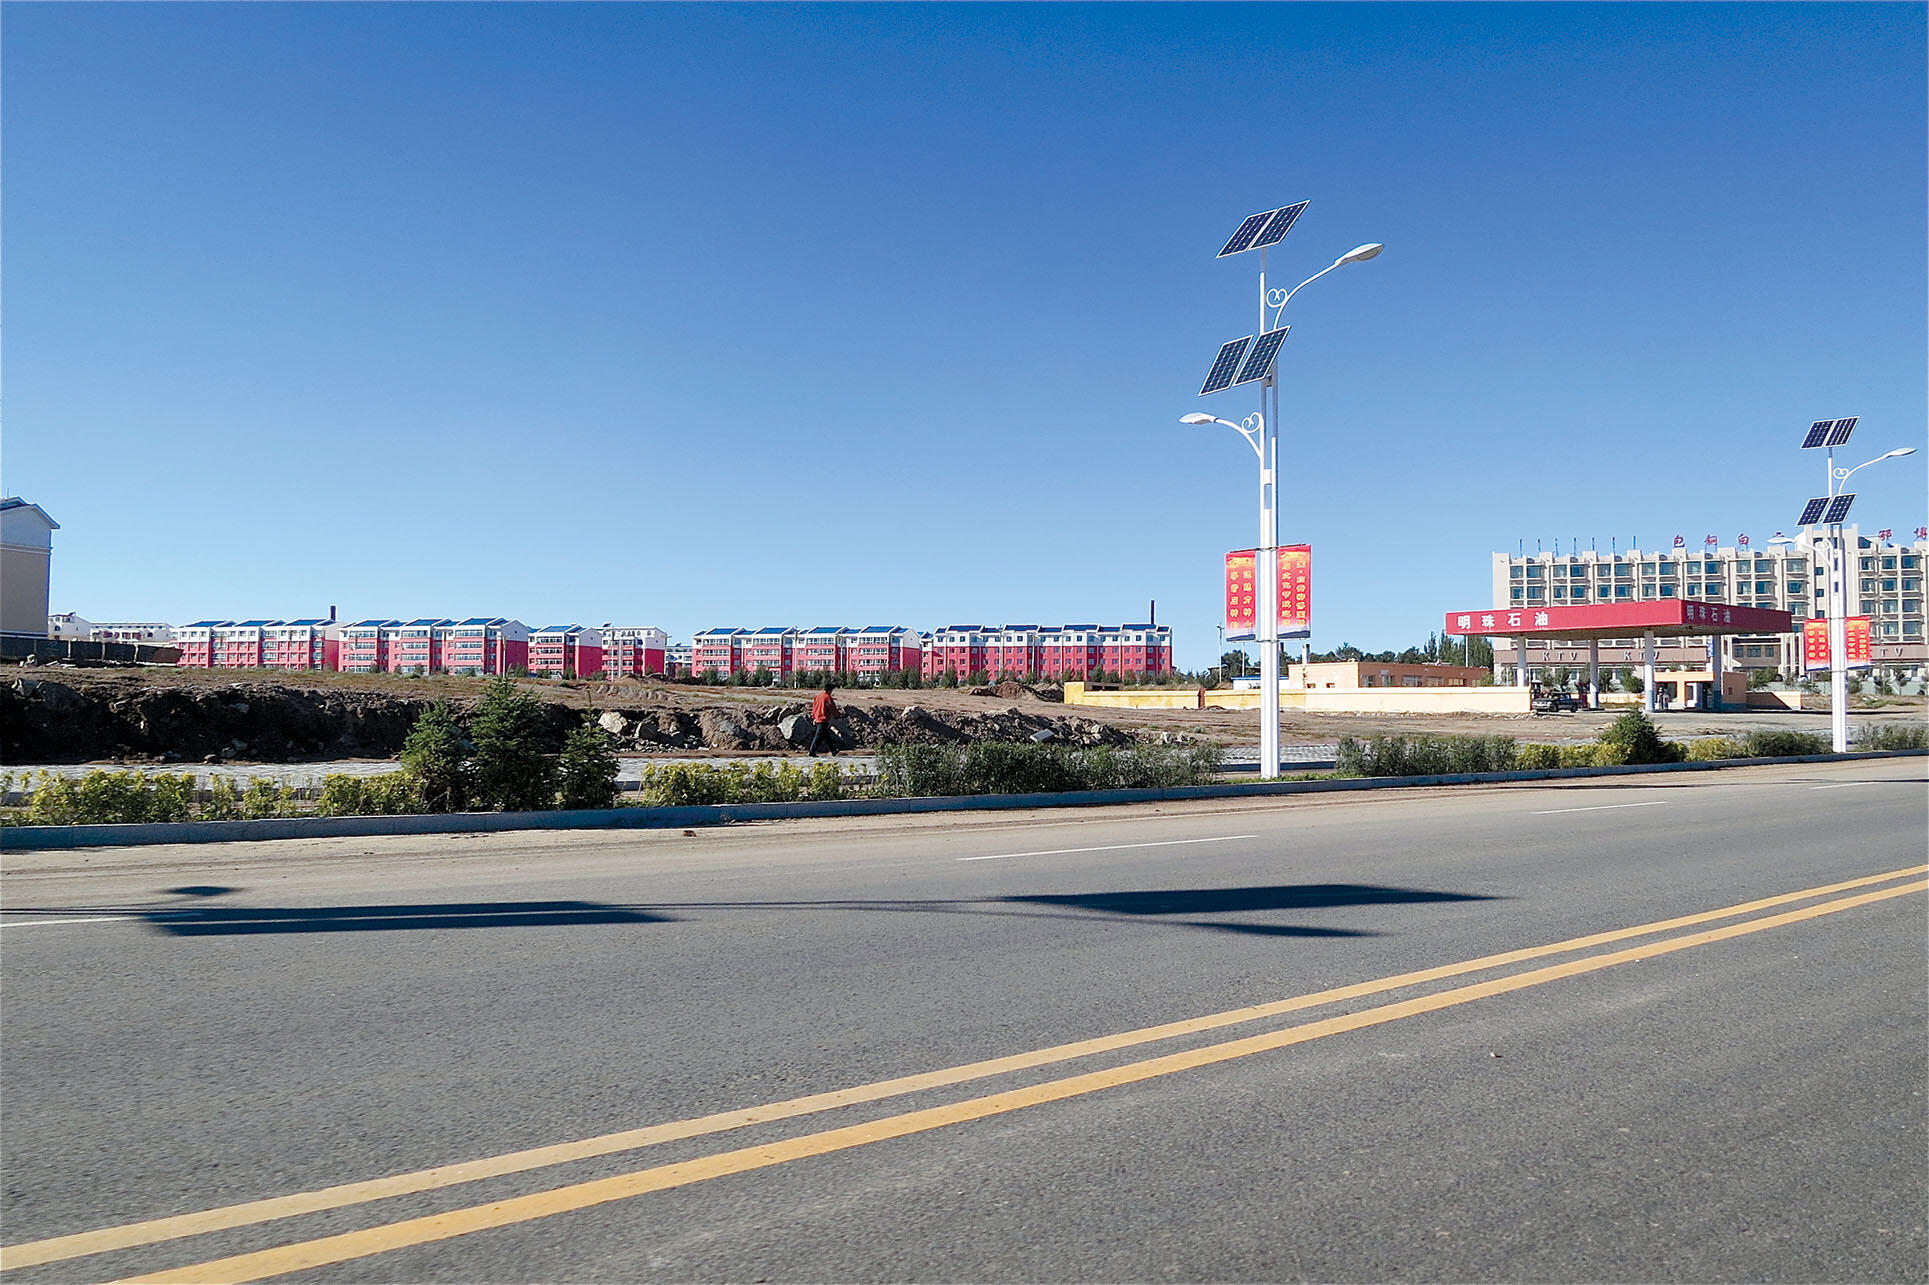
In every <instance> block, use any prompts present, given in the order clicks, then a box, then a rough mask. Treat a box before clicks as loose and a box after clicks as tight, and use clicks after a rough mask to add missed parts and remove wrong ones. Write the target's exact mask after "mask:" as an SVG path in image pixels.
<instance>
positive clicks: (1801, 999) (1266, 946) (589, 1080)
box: [0, 759, 1929, 1282]
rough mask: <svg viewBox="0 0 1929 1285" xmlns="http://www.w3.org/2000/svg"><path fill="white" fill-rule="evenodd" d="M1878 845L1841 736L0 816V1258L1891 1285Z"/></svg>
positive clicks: (1913, 935) (1903, 905)
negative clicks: (552, 816) (1077, 780)
mask: <svg viewBox="0 0 1929 1285" xmlns="http://www.w3.org/2000/svg"><path fill="white" fill-rule="evenodd" d="M1926 840H1929V790H1925V788H1924V761H1923V760H1921V759H1896V760H1882V761H1863V762H1852V763H1842V764H1830V765H1813V764H1809V765H1801V766H1796V767H1785V768H1771V769H1735V770H1730V771H1725V772H1720V773H1707V774H1693V775H1682V776H1663V777H1624V778H1605V779H1599V780H1593V781H1588V782H1565V783H1559V784H1553V783H1535V784H1532V785H1518V786H1511V787H1493V788H1479V789H1464V788H1463V789H1456V790H1438V791H1401V792H1397V793H1388V794H1376V795H1354V796H1303V797H1292V798H1287V799H1281V800H1276V801H1269V802H1267V803H1264V804H1254V803H1245V802H1241V803H1232V804H1201V805H1183V806H1179V805H1163V806H1158V807H1138V808H1129V809H1107V810H1102V811H1101V810H1092V811H1082V812H1078V813H1070V812H1056V813H1043V812H1041V813H1031V814H1006V815H1001V816H998V817H994V818H959V817H938V818H904V819H892V818H878V819H873V820H870V821H866V822H861V823H852V822H849V821H816V822H791V823H784V824H781V825H759V826H745V827H738V828H733V829H730V830H727V831H697V832H690V833H687V834H685V833H676V832H671V833H642V832H626V833H623V834H619V835H608V834H563V835H485V836H448V837H440V838H435V839H426V838H415V839H398V840H368V839H361V840H345V841H324V840H313V841H307V840H304V841H295V842H289V843H282V844H273V845H269V844H248V845H239V844H237V845H222V846H220V847H218V848H197V849H152V848H149V849H138V850H137V849H120V850H97V851H94V852H80V853H48V854H10V855H9V856H8V857H7V859H6V867H5V874H4V876H3V877H0V895H3V896H4V906H5V910H4V913H3V914H0V1037H3V1040H0V1150H3V1152H4V1154H0V1167H3V1170H4V1182H5V1203H4V1206H3V1212H4V1224H3V1226H0V1238H3V1241H4V1245H5V1246H6V1250H5V1253H4V1257H3V1258H0V1262H4V1265H5V1266H7V1267H8V1268H9V1270H8V1271H7V1279H8V1281H10V1282H11V1281H14V1280H16V1279H17V1280H18V1281H20V1282H37V1281H94V1280H107V1279H116V1278H124V1277H131V1276H138V1275H141V1274H145V1273H159V1272H164V1271H167V1270H170V1269H173V1270H175V1271H177V1272H178V1275H174V1276H169V1277H167V1278H168V1279H182V1280H202V1281H211V1280H253V1279H269V1278H282V1279H289V1280H316V1281H322V1280H328V1281H335V1280H365V1281H534V1280H545V1281H547V1280H570V1281H631V1280H905V1279H911V1280H1104V1281H1112V1280H1179V1281H1189V1280H1294V1279H1314V1280H1345V1281H1353V1280H1362V1281H1365V1280H1373V1281H1377V1280H1392V1279H1399V1280H1473V1279H1483V1280H1562V1281H1565V1280H1644V1281H1645V1280H1683V1281H1714V1280H1751V1281H1822V1280H1829V1281H1838V1280H1868V1281H1920V1280H1929V1231H1926V1230H1925V1221H1926V1220H1925V1209H1924V1205H1925V1192H1926V1191H1929V1159H1925V1157H1929V1129H1926V1128H1925V1103H1926V1099H1925V1096H1924V1095H1925V1091H1926V1089H1929V1052H1926V1050H1929V1040H1926V1039H1925V1035H1929V994H1926V992H1929V922H1926V921H1925V902H1926V901H1929V898H1926V897H1925V894H1924V892H1923V891H1922V887H1923V883H1924V880H1923V876H1922V874H1921V872H1920V867H1921V866H1922V865H1923V863H1924V861H1925V844H1926ZM1758 903H1765V904H1758ZM1496 957H1497V958H1496ZM1148 1028H1150V1029H1148ZM1081 1042H1082V1043H1081ZM1067 1045H1073V1047H1069V1048H1068V1047H1066V1046H1067ZM987 1063H989V1064H987ZM892 1081H896V1082H892ZM799 1099H806V1100H803V1101H799ZM611 1135H618V1136H615V1137H612V1136H611ZM538 1148H540V1149H544V1150H541V1151H537V1152H536V1153H535V1154H533V1155H532V1154H526V1153H529V1152H530V1151H531V1150H532V1149H538ZM505 1157H506V1158H505ZM455 1165H467V1167H464V1168H455V1169H448V1168H442V1169H438V1168H436V1167H438V1166H455ZM380 1179H387V1180H389V1181H388V1182H386V1183H380V1182H374V1181H373V1180H380ZM344 1185H346V1186H344ZM329 1188H337V1190H335V1191H333V1192H332V1193H327V1194H324V1195H320V1196H316V1195H312V1194H309V1193H317V1192H324V1190H325V1189H329ZM254 1202H267V1203H265V1204H258V1203H254ZM237 1206H248V1207H244V1208H239V1209H237V1208H236V1207H237ZM169 1219H173V1220H175V1221H171V1222H170V1221H165V1220H169Z"/></svg>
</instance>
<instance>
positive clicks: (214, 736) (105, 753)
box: [0, 678, 1135, 763]
mask: <svg viewBox="0 0 1929 1285" xmlns="http://www.w3.org/2000/svg"><path fill="white" fill-rule="evenodd" d="M1013 685H1014V686H1015V685H1016V684H1013ZM1008 699H1009V698H1008ZM425 704H426V702H424V701H421V700H410V699H407V698H403V697H397V696H388V695H383V694H379V693H371V692H356V691H305V690H300V689H297V688H291V687H283V686H279V685H276V684H273V683H264V682H258V681H257V682H236V683H232V684H229V685H228V686H226V687H219V688H206V687H201V688H186V687H114V688H106V687H101V688H94V687H84V686H74V685H70V684H67V683H62V682H57V681H55V680H53V679H47V678H17V679H14V680H13V681H11V682H5V683H0V761H4V762H7V763H85V762H91V761H97V760H103V759H133V760H145V761H150V762H208V761H221V760H227V759H241V760H245V761H249V762H257V763H303V762H314V761H318V760H327V759H338V758H392V757H394V756H395V755H397V754H399V753H400V752H401V749H402V744H403V742H404V741H405V740H407V738H408V734H409V729H410V727H412V726H413V725H414V723H415V720H416V718H417V716H418V715H420V714H421V712H422V710H423V708H424V706H425ZM543 710H544V717H545V721H546V725H547V726H546V731H547V732H548V733H549V737H550V739H551V741H552V742H553V744H551V746H550V748H551V749H552V750H557V749H560V748H561V747H562V742H563V738H564V736H566V735H567V734H568V732H569V730H570V729H571V728H572V727H575V726H576V725H577V720H578V719H579V718H580V717H581V715H580V714H579V713H578V712H577V711H576V710H574V709H571V708H569V707H567V706H564V705H545V706H544V707H543ZM847 714H848V717H847V718H845V719H844V720H843V721H842V722H840V723H839V724H837V725H836V731H837V732H838V736H839V742H838V748H839V749H872V748H875V747H877V746H879V745H886V744H914V745H916V744H923V745H939V744H957V743H961V742H965V741H1007V742H1019V741H1052V742H1055V743H1061V744H1070V745H1129V744H1132V743H1134V739H1135V738H1134V737H1133V736H1132V734H1131V733H1129V732H1125V731H1123V730H1121V729H1119V728H1117V727H1113V726H1111V725H1110V724H1107V723H1101V722H1098V721H1096V720H1094V719H1089V718H1076V717H1051V716H1046V715H1043V714H1030V713H1025V712H1023V711H1021V710H1020V709H1019V708H1018V707H1017V706H1016V705H1012V706H1007V707H1006V708H1005V709H1002V710H995V711H990V712H987V713H982V714H963V715H959V714H948V715H940V714H938V713H935V712H933V711H931V710H928V709H924V708H922V707H920V706H917V705H912V706H908V707H905V708H902V709H899V708H896V707H893V706H876V707H872V708H850V709H848V710H847ZM597 721H598V722H599V723H600V724H601V725H602V727H603V730H605V731H606V732H608V733H609V734H610V737H611V739H612V740H613V741H614V742H615V744H616V747H617V749H618V751H619V752H621V753H629V754H651V753H674V752H677V751H683V752H690V751H700V750H719V751H732V750H734V751H739V752H745V751H749V752H755V751H781V750H793V749H800V748H802V747H804V746H806V745H808V744H810V739H811V733H812V732H813V730H815V729H814V727H813V725H812V723H811V720H810V713H809V707H808V706H806V705H803V704H781V705H767V706H735V705H731V706H710V707H706V708H703V709H697V710H683V709H670V708H662V707H651V708H643V709H610V710H606V711H604V712H603V713H601V714H600V715H599V716H598V718H597Z"/></svg>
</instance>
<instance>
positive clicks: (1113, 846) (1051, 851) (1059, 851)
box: [958, 834, 1259, 861]
mask: <svg viewBox="0 0 1929 1285" xmlns="http://www.w3.org/2000/svg"><path fill="white" fill-rule="evenodd" d="M1258 837H1259V836H1258V835H1256V834H1222V835H1219V836H1218V837H1216V838H1212V839H1161V840H1159V841H1158V842H1157V843H1107V844H1102V845H1101V846H1099V847H1096V848H1046V849H1045V850H1044V851H1042V852H994V853H992V854H990V855H989V856H983V857H959V858H958V860H960V861H1003V860H1004V859H1005V858H1006V857H1057V856H1062V855H1064V854H1065V853H1067V852H1120V851H1123V850H1124V849H1126V848H1176V847H1178V846H1179V845H1180V844H1182V843H1231V842H1232V841H1233V840H1234V839H1257V838H1258Z"/></svg>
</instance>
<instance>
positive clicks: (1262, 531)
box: [1179, 238, 1386, 780]
mask: <svg viewBox="0 0 1929 1285" xmlns="http://www.w3.org/2000/svg"><path fill="white" fill-rule="evenodd" d="M1248 239H1249V240H1250V238H1248ZM1385 248H1386V247H1385V246H1383V245H1380V244H1378V243H1377V242H1375V243H1371V244H1367V245H1361V246H1355V247H1354V248H1353V249H1351V250H1348V251H1347V252H1346V253H1345V254H1343V255H1341V256H1340V257H1339V258H1337V259H1335V260H1334V261H1333V262H1332V263H1330V264H1328V265H1327V266H1326V267H1324V268H1321V269H1320V270H1319V271H1318V272H1315V273H1314V274H1313V275H1312V276H1310V277H1308V278H1306V280H1304V281H1302V282H1300V283H1299V284H1298V285H1296V286H1294V287H1293V288H1292V289H1291V290H1276V289H1268V288H1267V285H1266V247H1264V246H1261V247H1260V250H1259V333H1260V334H1262V335H1263V334H1265V333H1266V332H1267V331H1270V330H1275V329H1277V328H1278V325H1279V321H1280V318H1281V317H1282V316H1283V315H1284V314H1285V311H1286V305H1287V304H1288V303H1289V302H1290V301H1291V300H1292V297H1293V296H1294V295H1296V294H1298V293H1299V292H1300V291H1301V290H1304V289H1305V288H1306V287H1307V286H1309V285H1311V284H1312V283H1313V282H1315V281H1317V280H1319V279H1320V278H1321V277H1323V276H1325V275H1326V274H1327V273H1329V272H1331V271H1332V270H1333V269H1334V268H1337V267H1341V266H1343V265H1345V264H1348V263H1364V262H1365V261H1366V260H1368V259H1371V258H1374V257H1376V256H1377V255H1378V254H1379V253H1380V251H1382V250H1384V249H1385ZM1268 313H1271V314H1272V315H1271V320H1270V323H1269V321H1268V316H1267V314H1268ZM1269 411H1270V413H1269ZM1179 422H1180V423H1182V424H1221V425H1224V426H1225V427H1227V428H1230V429H1232V430H1233V431H1235V432H1237V433H1238V434H1239V435H1240V436H1241V437H1243V438H1245V439H1246V444H1247V445H1248V446H1250V447H1252V448H1253V454H1255V455H1257V456H1258V457H1259V548H1258V551H1257V554H1256V557H1255V561H1256V562H1257V564H1258V565H1257V566H1256V567H1255V568H1254V578H1255V579H1257V580H1258V581H1259V586H1258V588H1259V593H1258V595H1257V596H1258V599H1259V601H1258V603H1257V604H1256V606H1257V608H1258V617H1259V618H1258V620H1256V621H1255V622H1254V624H1255V626H1256V628H1255V629H1254V631H1253V632H1254V634H1255V635H1256V636H1257V640H1258V644H1259V689H1260V694H1259V775H1260V777H1261V779H1264V780H1270V779H1272V778H1274V777H1277V776H1278V775H1279V378H1278V374H1277V372H1276V369H1275V370H1268V371H1267V373H1266V375H1265V377H1264V378H1263V379H1261V380H1260V381H1259V409H1258V410H1257V411H1255V412H1254V413H1253V414H1251V415H1248V416H1246V418H1245V419H1244V420H1243V421H1241V422H1240V423H1237V424H1235V423H1233V422H1232V421H1231V420H1226V419H1220V418H1219V417H1218V416H1216V415H1206V414H1191V415H1182V416H1180V417H1179Z"/></svg>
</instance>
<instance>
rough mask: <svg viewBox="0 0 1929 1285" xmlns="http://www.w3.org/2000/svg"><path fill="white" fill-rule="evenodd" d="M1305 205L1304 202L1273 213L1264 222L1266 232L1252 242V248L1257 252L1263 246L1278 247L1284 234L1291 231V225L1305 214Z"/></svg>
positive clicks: (1284, 236)
mask: <svg viewBox="0 0 1929 1285" xmlns="http://www.w3.org/2000/svg"><path fill="white" fill-rule="evenodd" d="M1306 204H1307V203H1306V202H1305V201H1301V202H1300V203H1299V204H1298V205H1289V206H1287V207H1286V208H1285V209H1283V210H1275V211H1273V217H1272V218H1271V219H1269V220H1267V222H1266V230H1265V231H1264V232H1261V233H1260V234H1259V236H1258V238H1257V239H1256V240H1254V242H1253V243H1252V248H1253V249H1255V250H1257V249H1260V248H1262V247H1264V246H1269V245H1278V244H1279V243H1280V242H1281V241H1284V240H1285V239H1286V234H1287V233H1288V232H1291V231H1292V230H1293V224H1295V223H1297V222H1298V221H1299V216H1300V215H1302V214H1304V213H1305V212H1306Z"/></svg>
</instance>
